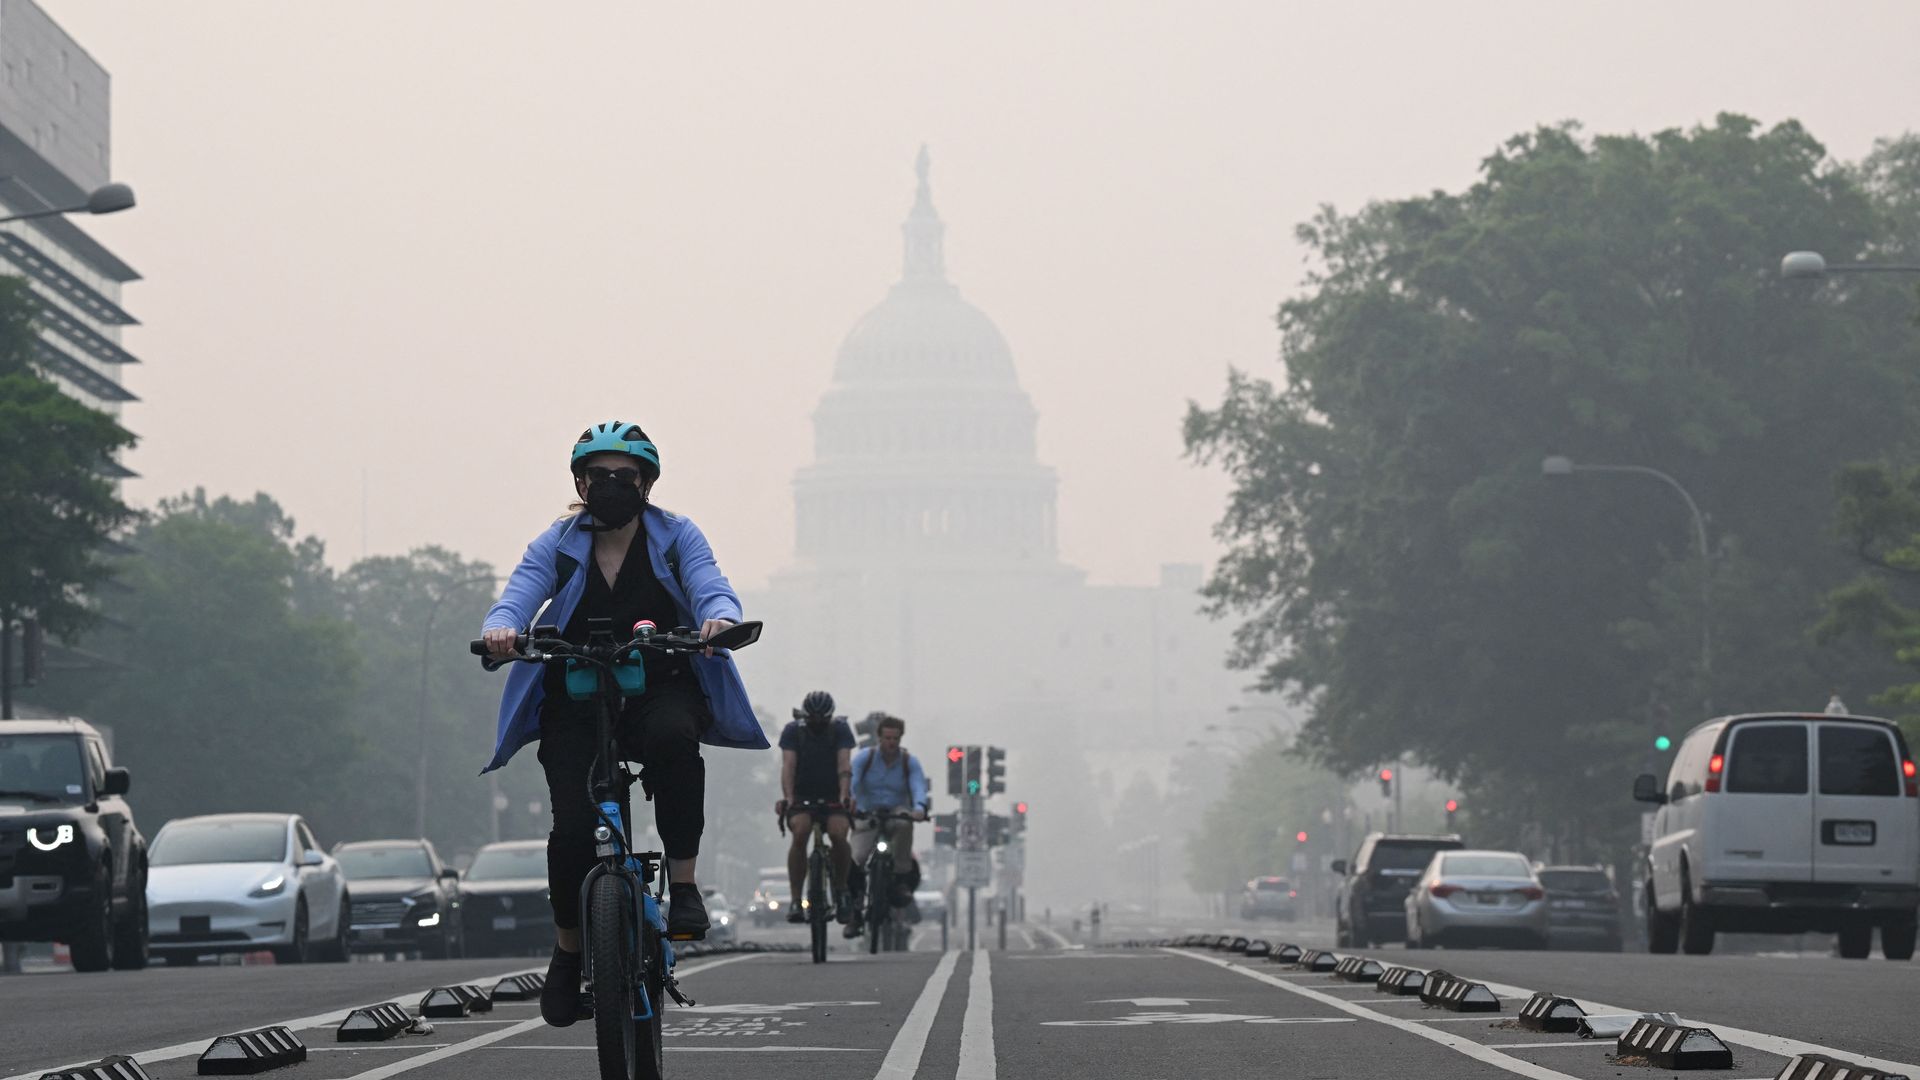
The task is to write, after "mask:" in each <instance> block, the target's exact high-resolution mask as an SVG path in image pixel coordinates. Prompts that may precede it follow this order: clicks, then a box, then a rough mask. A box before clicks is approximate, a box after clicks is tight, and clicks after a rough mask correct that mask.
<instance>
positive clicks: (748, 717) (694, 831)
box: [481, 421, 767, 1027]
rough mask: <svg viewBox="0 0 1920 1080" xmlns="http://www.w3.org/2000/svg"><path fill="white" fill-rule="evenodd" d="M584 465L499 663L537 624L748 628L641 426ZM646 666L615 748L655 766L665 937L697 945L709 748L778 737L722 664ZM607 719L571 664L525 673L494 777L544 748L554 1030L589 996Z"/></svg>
mask: <svg viewBox="0 0 1920 1080" xmlns="http://www.w3.org/2000/svg"><path fill="white" fill-rule="evenodd" d="M570 468H571V471H572V474H573V490H574V494H575V496H576V498H577V501H576V502H575V503H574V504H573V506H572V507H571V511H572V512H571V513H569V514H567V515H566V516H564V517H562V518H560V519H559V520H558V521H556V522H554V523H553V525H552V526H550V527H549V528H548V529H547V530H546V531H545V532H543V533H541V534H540V535H539V536H538V537H535V538H534V540H533V542H532V543H531V544H529V545H528V547H527V551H526V554H525V555H524V556H523V557H522V558H521V560H520V564H519V566H517V567H515V568H514V571H513V574H512V575H511V576H510V577H509V578H508V580H507V584H506V588H505V589H504V590H503V591H502V592H501V595H500V599H499V601H498V602H497V603H495V604H494V605H493V608H492V609H491V610H490V611H488V612H487V616H486V619H485V621H484V623H483V624H482V631H481V637H482V639H483V640H484V641H485V643H486V648H487V650H488V652H489V654H490V655H491V656H492V657H493V658H494V659H495V660H506V659H510V658H513V657H516V656H518V653H517V652H516V651H515V649H516V646H515V643H516V635H517V634H518V633H519V632H520V631H523V630H524V629H526V628H527V627H530V626H532V625H534V624H535V623H536V622H539V623H543V624H550V625H554V626H558V627H561V628H562V629H561V633H560V636H561V637H562V638H564V639H565V640H566V641H568V642H570V643H573V644H576V645H584V644H586V643H587V639H588V627H589V623H590V622H598V621H599V620H610V625H613V626H617V627H620V628H621V629H623V630H624V629H625V628H627V627H630V626H634V625H635V624H637V623H639V622H640V621H642V620H648V621H651V622H653V623H654V624H655V625H658V626H663V627H675V626H688V627H699V628H700V631H699V637H700V639H702V640H705V639H709V638H712V637H713V636H714V635H715V634H718V633H720V632H721V631H722V630H725V629H726V628H728V627H730V626H733V625H734V624H736V623H738V622H739V621H740V619H741V612H740V600H739V597H738V596H736V595H735V594H734V591H733V586H732V585H731V584H729V583H728V581H727V579H726V577H725V575H723V574H722V573H721V572H720V567H719V565H718V564H717V563H716V562H715V561H714V557H713V549H712V548H711V547H709V546H708V544H707V539H706V536H705V535H704V534H702V533H701V531H700V529H699V527H698V526H696V525H695V524H694V523H693V522H692V521H690V520H688V519H687V518H685V517H683V516H681V515H679V514H673V513H669V512H667V511H665V510H662V509H661V508H660V507H658V506H655V505H653V503H652V502H651V494H652V491H653V486H654V484H655V483H656V482H657V481H658V480H659V479H660V451H659V449H658V447H656V446H655V445H654V443H653V441H652V440H651V439H649V438H647V435H646V433H645V432H644V431H642V430H641V429H640V426H639V425H637V424H632V423H628V422H625V421H613V422H610V423H605V424H599V425H596V426H595V427H591V428H588V429H587V430H586V431H584V432H582V433H581V434H580V438H579V439H578V440H576V442H575V444H574V446H573V452H572V457H571V462H570ZM536 616H538V617H537V618H536ZM602 625H607V624H602ZM645 670H646V686H647V692H646V693H645V694H644V695H641V696H636V697H631V698H628V699H626V704H625V706H624V708H623V711H622V712H621V714H620V717H619V723H618V727H617V730H616V737H617V738H618V739H619V741H620V744H621V746H622V748H623V749H624V750H625V751H626V752H627V753H628V754H630V755H632V756H631V758H629V760H633V761H638V762H639V763H640V764H641V774H640V782H641V785H642V787H643V788H644V789H645V790H646V792H647V794H648V796H649V797H650V798H651V799H652V800H653V803H654V817H655V827H656V829H657V830H658V832H659V834H660V840H661V846H662V847H663V848H664V849H665V854H666V858H667V881H668V889H667V893H668V911H667V932H668V934H669V936H671V937H674V938H676V939H683V940H684V939H688V938H696V939H697V938H700V937H703V936H705V934H706V931H707V928H708V919H707V910H706V905H705V903H704V902H703V900H702V899H701V896H700V888H699V886H698V884H696V879H695V877H694V869H695V860H696V858H697V857H698V855H699V853H700V837H701V834H702V832H703V831H704V830H705V827H706V817H705V802H706V763H705V762H704V761H703V760H702V759H701V757H700V746H701V744H702V743H705V744H707V745H710V746H727V747H736V748H740V749H749V750H753V749H765V748H766V747H767V738H766V735H765V733H764V732H762V731H761V728H760V722H759V720H758V719H757V718H756V717H755V716H754V714H753V708H752V706H751V704H750V703H749V702H748V700H747V692H746V687H745V685H744V684H743V683H742V681H741V679H740V674H739V671H738V670H737V669H736V668H735V667H734V665H733V660H732V658H731V657H730V656H728V655H726V654H725V653H724V652H721V653H718V654H716V653H714V652H713V650H708V651H707V653H706V654H705V655H700V654H694V655H684V654H683V655H677V656H671V657H669V656H664V655H654V654H649V655H647V657H646V659H645ZM598 707H599V706H598V705H597V703H595V702H593V701H581V700H575V699H573V698H571V697H570V696H569V695H568V693H567V687H566V685H565V671H564V670H563V669H562V667H561V666H560V665H546V666H544V667H543V666H542V665H538V664H519V665H515V667H514V670H513V671H512V673H511V674H510V675H509V676H508V677H507V685H506V689H505V691H504V692H503V694H502V696H501V702H500V717H499V725H498V734H497V736H496V741H495V745H494V753H493V760H492V761H491V762H490V763H489V764H488V765H487V767H486V769H484V770H482V771H483V772H491V771H492V770H494V769H497V768H500V767H501V766H503V765H505V764H506V763H507V761H508V760H509V759H510V758H512V757H513V754H514V752H515V751H517V750H519V749H520V748H521V747H523V746H525V745H526V744H528V743H530V742H536V741H537V742H538V743H539V744H540V746H539V759H540V765H541V767H542V768H543V769H544V770H545V772H546V779H547V792H548V805H549V806H551V807H552V808H553V829H552V831H551V832H550V833H549V834H548V836H547V883H548V887H549V890H550V896H551V900H552V906H553V923H554V928H555V931H556V933H555V938H556V940H555V943H554V953H553V959H552V960H551V962H550V963H549V965H548V969H547V981H546V986H545V988H544V990H543V991H542V992H541V995H540V1015H541V1017H542V1018H544V1019H545V1020H546V1022H547V1023H549V1024H551V1025H553V1026H555V1027H565V1026H567V1025H569V1024H571V1023H573V1022H574V1019H575V1017H576V1012H577V1007H578V1000H579V993H580V978H581V966H582V962H581V955H580V885H581V882H582V880H583V879H584V878H585V877H586V875H587V871H588V870H589V869H591V868H592V867H593V865H594V860H595V857H596V856H595V854H594V840H593V835H592V834H593V829H594V825H595V823H596V820H597V814H598V810H597V808H596V807H595V806H594V804H593V801H592V798H591V796H590V794H589V791H588V774H589V773H590V771H591V770H592V768H593V760H594V757H595V755H596V753H597V752H598V748H597V747H596V745H595V739H596V736H595V730H596V729H595V722H596V721H595V715H596V714H595V713H594V710H595V709H596V708H598Z"/></svg>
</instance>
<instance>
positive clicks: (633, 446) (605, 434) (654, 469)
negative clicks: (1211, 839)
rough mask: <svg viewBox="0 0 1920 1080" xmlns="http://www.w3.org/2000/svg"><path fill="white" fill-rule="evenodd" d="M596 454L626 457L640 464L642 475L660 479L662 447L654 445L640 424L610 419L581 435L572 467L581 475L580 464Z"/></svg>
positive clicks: (574, 449) (574, 450)
mask: <svg viewBox="0 0 1920 1080" xmlns="http://www.w3.org/2000/svg"><path fill="white" fill-rule="evenodd" d="M594 454H625V455H627V456H628V457H631V458H635V459H637V460H638V461H639V462H640V471H641V472H644V473H651V474H652V479H655V480H658V479H660V448H659V447H657V446H655V445H653V440H651V439H649V438H647V433H646V432H644V431H641V430H640V425H639V424H629V423H627V422H626V421H625V420H611V421H608V422H607V423H604V424H596V425H594V426H593V427H590V428H588V429H587V430H585V431H583V432H581V433H580V439H579V441H578V442H576V443H574V444H573V459H572V461H571V463H570V467H571V468H572V469H573V471H574V472H575V473H578V472H579V471H580V469H581V462H583V461H585V460H587V458H589V457H592V456H593V455H594Z"/></svg>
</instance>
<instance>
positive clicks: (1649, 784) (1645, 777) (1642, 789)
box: [1633, 773, 1667, 806]
mask: <svg viewBox="0 0 1920 1080" xmlns="http://www.w3.org/2000/svg"><path fill="white" fill-rule="evenodd" d="M1633 797H1634V800H1635V801H1636V802H1645V803H1653V804H1655V805H1657V806H1664V805H1665V804H1666V801H1667V795H1666V793H1665V792H1663V791H1661V790H1660V778H1659V777H1657V776H1655V775H1653V774H1652V773H1641V774H1640V775H1639V776H1636V777H1634V778H1633Z"/></svg>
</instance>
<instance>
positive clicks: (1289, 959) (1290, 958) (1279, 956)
mask: <svg viewBox="0 0 1920 1080" xmlns="http://www.w3.org/2000/svg"><path fill="white" fill-rule="evenodd" d="M1303 952H1304V950H1302V949H1301V948H1300V946H1298V945H1294V944H1290V943H1287V942H1282V943H1281V944H1279V945H1276V946H1275V947H1274V950H1273V952H1272V953H1271V954H1269V957H1268V958H1269V959H1271V960H1272V961H1273V962H1274V963H1276V964H1297V963H1299V962H1300V957H1301V956H1302V955H1303Z"/></svg>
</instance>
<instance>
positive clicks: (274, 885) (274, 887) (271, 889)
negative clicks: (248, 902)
mask: <svg viewBox="0 0 1920 1080" xmlns="http://www.w3.org/2000/svg"><path fill="white" fill-rule="evenodd" d="M286 887H287V875H285V874H275V875H273V876H272V877H270V878H268V879H267V880H265V881H263V882H261V883H260V884H258V885H255V886H254V887H253V891H252V892H250V893H248V894H247V895H248V896H252V897H263V896H273V895H275V894H277V893H278V892H279V891H280V890H281V889H284V888H286Z"/></svg>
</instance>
